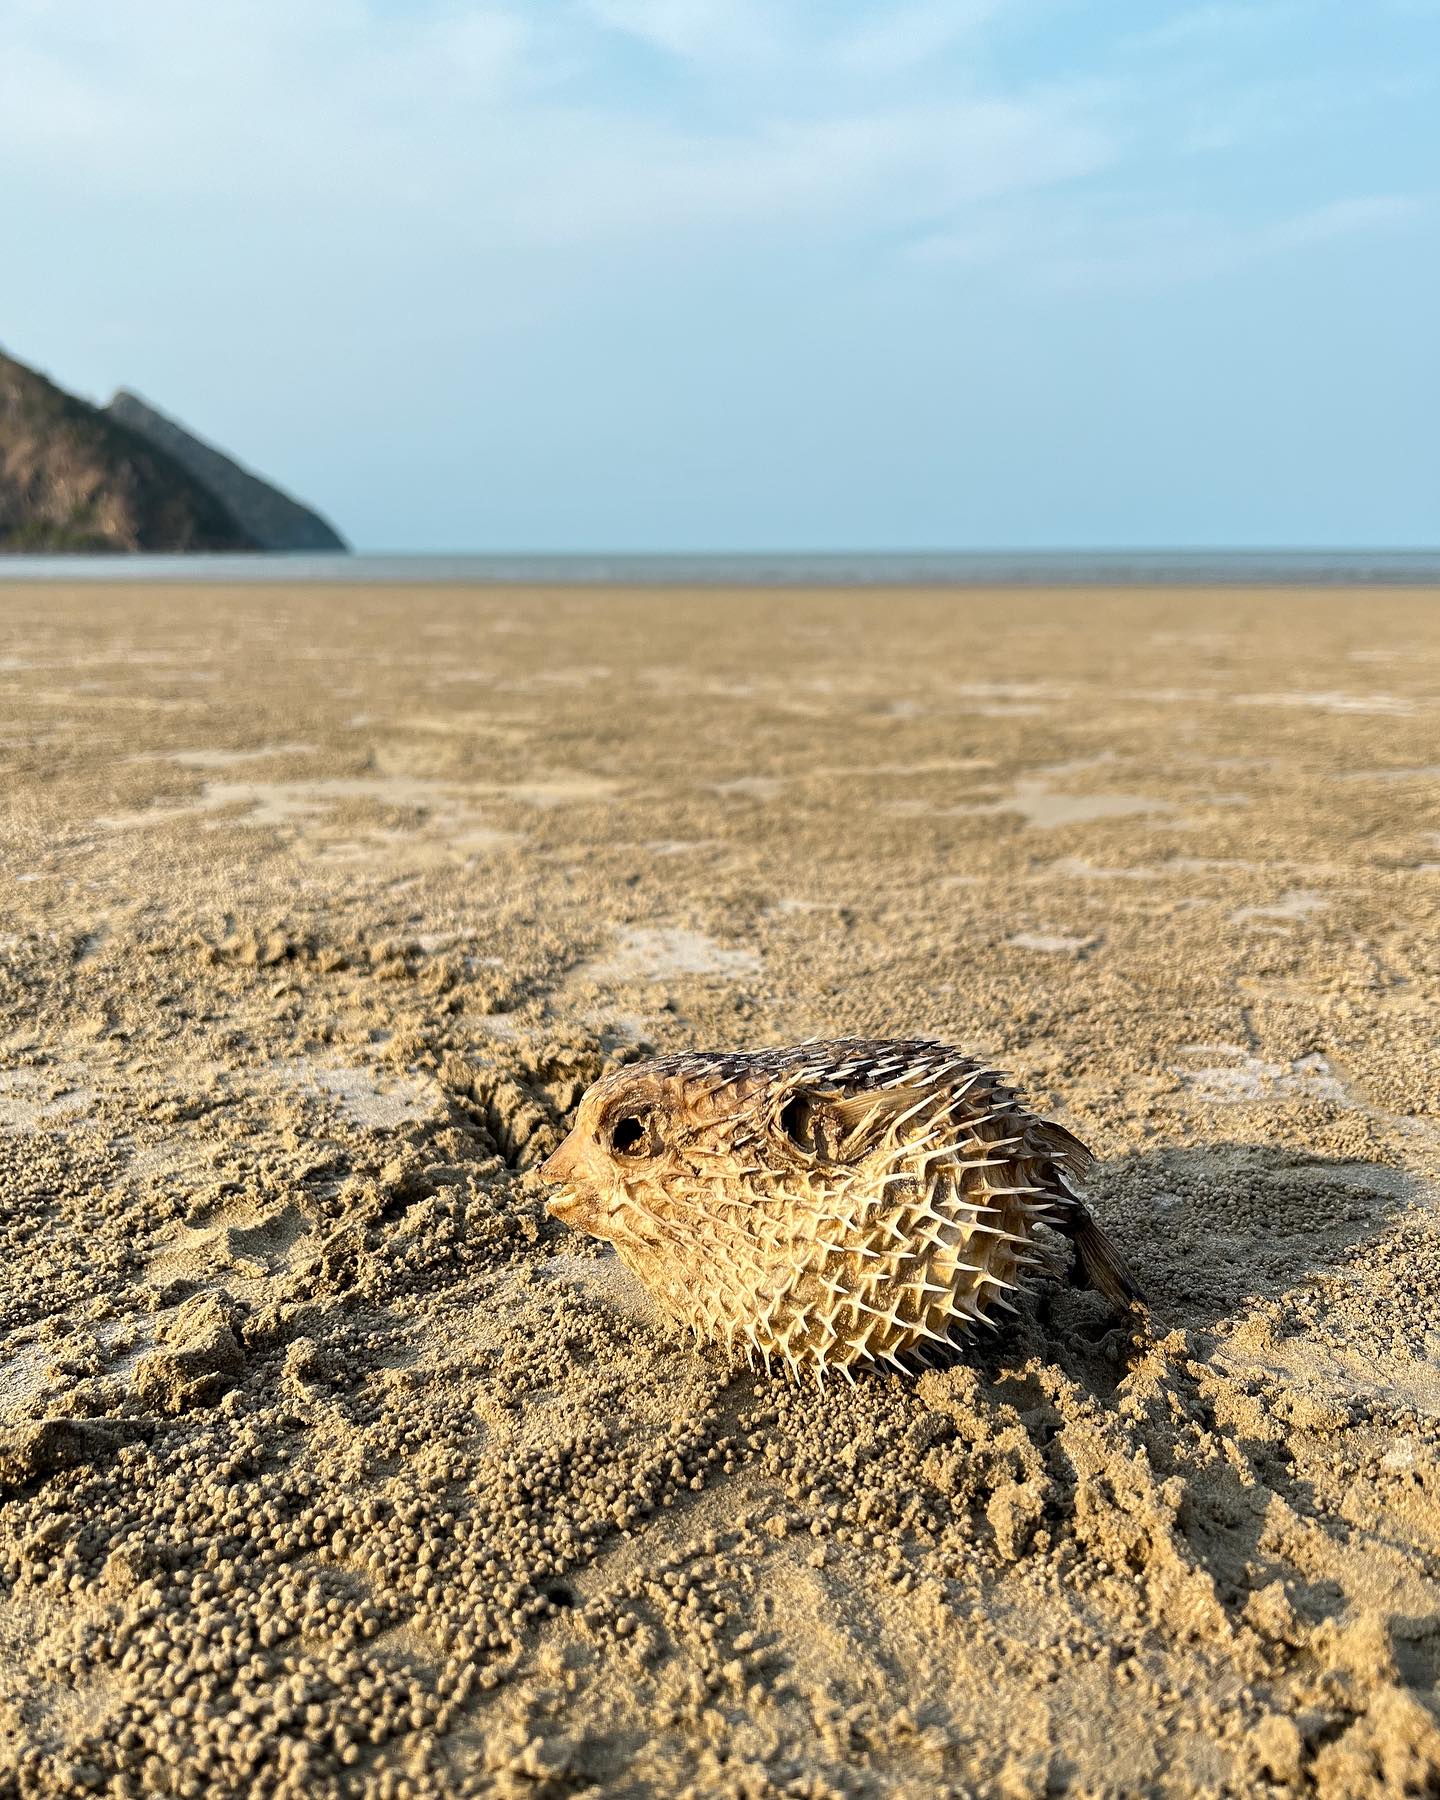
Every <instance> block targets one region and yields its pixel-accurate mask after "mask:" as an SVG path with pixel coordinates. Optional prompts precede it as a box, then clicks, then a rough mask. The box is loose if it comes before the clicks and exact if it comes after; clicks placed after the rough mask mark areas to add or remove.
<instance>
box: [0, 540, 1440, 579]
mask: <svg viewBox="0 0 1440 1800" xmlns="http://www.w3.org/2000/svg"><path fill="white" fill-rule="evenodd" d="M146 580H154V581H165V582H196V583H203V582H227V581H233V582H242V583H243V582H277V581H295V582H307V583H316V584H324V583H330V582H334V583H339V584H344V585H361V586H363V585H388V584H405V583H415V584H418V585H427V584H433V585H460V586H468V585H473V586H497V587H499V586H531V585H533V586H569V585H573V586H582V587H585V586H593V587H605V586H623V585H636V586H647V587H685V586H698V587H729V586H737V587H746V586H750V587H772V586H773V587H809V586H814V587H825V586H835V587H983V586H1002V587H1004V586H1019V587H1023V586H1036V587H1047V586H1057V587H1071V586H1076V587H1089V586H1122V587H1139V586H1148V585H1157V586H1256V585H1258V586H1265V585H1276V586H1302V587H1303V586H1322V587H1328V586H1340V587H1350V586H1370V585H1380V586H1433V585H1440V548H1424V547H1417V548H1400V549H1395V548H1387V549H1365V548H1353V549H1314V548H1305V547H1299V548H1296V547H1289V546H1286V547H1278V548H1258V549H1257V548H1248V547H1237V548H1224V549H1213V548H1212V549H1194V548H1186V547H1175V548H1148V547H1142V548H1134V547H1127V546H1115V547H1113V548H1109V549H1070V548H1065V547H1059V548H1054V549H1045V550H1012V549H1003V548H1002V549H987V550H929V551H926V550H866V551H834V550H817V551H794V550H774V551H769V550H753V551H539V552H531V551H356V552H351V553H349V554H324V555H314V554H309V553H304V552H301V553H294V552H263V551H261V552H249V553H245V554H239V555H190V554H184V553H172V554H166V555H150V554H144V553H141V554H134V555H129V554H124V553H121V554H97V555H86V556H75V555H63V554H61V555H21V556H0V582H23V581H57V582H58V581H95V582H102V583H103V582H115V583H122V582H131V581H146Z"/></svg>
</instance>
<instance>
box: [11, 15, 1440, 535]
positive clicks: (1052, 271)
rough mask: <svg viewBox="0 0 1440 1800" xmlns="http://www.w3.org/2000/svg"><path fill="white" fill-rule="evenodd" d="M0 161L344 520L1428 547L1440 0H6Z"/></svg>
mask: <svg viewBox="0 0 1440 1800" xmlns="http://www.w3.org/2000/svg"><path fill="white" fill-rule="evenodd" d="M0 194H3V196H4V207H3V217H4V223H5V230H4V234H3V240H0V241H3V248H0V347H3V348H5V349H6V350H8V351H9V352H10V353H11V354H13V355H16V356H19V357H20V358H21V359H22V360H24V361H26V362H29V363H31V364H33V365H36V366H38V367H40V368H43V369H44V370H45V371H46V372H47V373H48V374H49V375H50V376H51V377H52V379H54V380H56V381H58V382H59V383H60V384H61V385H62V386H64V387H67V388H69V389H70V390H71V391H73V392H78V393H81V394H84V395H86V396H87V397H89V398H92V399H98V400H103V399H106V398H108V397H109V395H110V394H111V392H113V390H114V389H115V388H116V387H118V386H125V387H129V388H132V389H135V390H137V391H138V392H140V393H141V394H143V395H144V396H145V397H146V398H147V399H148V400H150V401H151V402H152V403H153V404H155V405H156V406H158V407H160V408H161V409H162V410H164V411H167V412H170V413H172V414H173V415H175V416H176V417H178V418H180V419H181V420H182V421H184V422H185V423H186V424H187V425H188V426H190V427H191V428H192V429H193V430H195V431H197V432H198V433H200V434H201V435H202V436H205V437H207V438H209V439H210V440H212V441H213V442H216V443H218V444H219V445H221V446H222V447H224V448H225V449H227V450H228V451H230V452H231V453H232V454H234V455H235V456H237V457H239V458H240V459H241V460H242V461H245V462H247V463H248V464H250V465H251V466H253V467H255V468H257V469H259V470H260V471H262V472H263V473H265V474H267V475H268V476H270V477H271V478H272V479H275V480H277V481H278V482H280V483H281V484H282V485H284V486H286V487H288V488H289V489H291V490H292V491H294V492H296V493H297V494H298V495H300V496H301V497H302V498H304V499H306V500H308V501H309V502H311V503H312V504H314V505H316V506H318V507H319V508H320V509H321V510H322V511H324V512H325V513H326V514H327V515H328V516H330V517H331V518H332V519H333V521H334V522H335V523H336V524H337V525H338V526H339V527H340V529H341V530H342V531H343V532H344V533H345V534H346V535H347V536H348V537H349V538H350V539H351V541H352V542H353V543H354V544H355V545H356V546H357V547H358V548H362V549H384V550H477V551H485V550H535V551H552V552H553V551H567V550H596V549H599V550H641V551H643V550H669V551H701V550H725V551H734V550H745V549H770V550H786V549H789V550H852V549H880V550H885V549H889V550H905V549H912V550H919V549H926V550H933V549H945V548H953V549H964V548H978V547H1017V548H1040V547H1047V546H1077V547H1086V546H1089V547H1098V546H1107V547H1108V546H1115V545H1150V546H1181V545H1194V546H1217V545H1239V546H1256V545H1313V546H1321V547H1324V546H1341V545H1353V546H1367V547H1368V546H1385V545H1396V546H1401V545H1404V546H1418V545H1434V544H1436V543H1437V542H1440V454H1437V444H1440V430H1437V422H1440V324H1437V321H1440V0H1178V3H1172V0H889V3H888V4H882V3H879V0H493V3H492V0H485V3H472V0H446V3H443V4H442V3H440V0H433V3H432V0H204V4H196V0H0Z"/></svg>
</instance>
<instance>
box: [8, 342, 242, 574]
mask: <svg viewBox="0 0 1440 1800" xmlns="http://www.w3.org/2000/svg"><path fill="white" fill-rule="evenodd" d="M259 547H260V546H259V542H258V540H257V539H256V538H255V537H253V536H252V535H251V534H250V532H249V531H247V530H246V529H245V528H244V527H243V526H242V525H241V524H240V523H239V521H238V520H237V519H236V518H235V517H234V515H233V514H232V513H231V512H230V510H229V508H228V507H227V506H226V505H225V504H224V502H223V501H222V500H220V499H218V498H217V497H216V495H215V494H214V493H212V492H211V490H210V489H209V488H208V487H206V486H205V485H204V484H202V483H201V482H200V481H198V480H197V479H196V478H195V476H194V475H192V474H191V473H190V471H189V470H188V469H186V468H185V467H184V466H183V465H182V464H181V463H180V462H179V461H178V460H177V459H176V458H175V457H173V456H172V455H170V454H169V453H168V452H167V451H165V450H163V449H161V448H159V447H158V446H156V445H155V444H153V443H150V442H148V441H147V440H146V439H145V438H144V437H142V436H141V435H140V434H139V433H138V432H136V431H133V430H132V429H130V427H129V426H127V425H125V424H123V423H122V422H121V421H120V420H119V419H116V418H114V417H112V416H111V415H110V414H109V413H108V412H103V411H101V410H100V409H99V408H97V407H94V406H90V405H89V404H87V402H85V401H84V400H77V399H76V398H75V397H74V396H73V395H71V394H67V393H65V392H64V391H63V390H62V389H60V388H58V387H56V386H55V384H54V383H53V382H51V381H48V380H47V379H46V378H45V376H43V375H41V374H38V373H37V372H36V371H35V370H34V369H30V368H27V367H26V366H25V364H24V363H21V362H17V361H16V360H15V359H14V358H13V357H10V356H6V355H5V354H4V352H3V351H0V552H5V551H12V552H15V551H26V550H80V551H85V550H255V549H258V548H259Z"/></svg>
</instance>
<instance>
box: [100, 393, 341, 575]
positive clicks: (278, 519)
mask: <svg viewBox="0 0 1440 1800" xmlns="http://www.w3.org/2000/svg"><path fill="white" fill-rule="evenodd" d="M105 410H106V412H107V413H108V414H109V416H110V417H111V418H112V419H114V420H115V421H116V422H117V423H118V424H120V425H123V426H126V427H128V428H129V429H130V430H131V431H135V432H138V433H139V435H140V436H141V437H143V438H144V439H145V440H146V441H147V442H148V443H150V444H153V445H154V446H155V447H156V449H158V450H163V451H164V452H165V453H166V454H167V455H169V456H171V457H173V458H174V459H175V461H176V462H177V463H179V464H180V465H181V466H182V467H183V468H184V469H186V470H187V471H188V472H189V473H190V474H191V475H192V476H194V478H195V479H196V480H197V481H199V482H201V483H202V484H203V485H204V486H205V487H207V488H208V489H209V490H210V492H211V493H212V494H214V495H215V496H216V497H217V499H219V500H220V501H222V502H223V503H224V505H225V507H226V508H227V509H228V511H229V513H230V515H231V517H232V518H234V519H235V520H236V521H237V522H238V524H239V525H240V527H241V529H242V530H243V531H245V532H247V533H248V534H249V536H250V537H251V538H252V539H253V540H254V541H255V543H256V544H257V545H258V546H259V547H260V549H262V550H331V551H333V550H345V549H348V547H349V546H348V545H347V544H346V542H345V540H344V539H343V538H342V537H341V536H340V534H339V532H338V531H336V530H335V528H334V527H333V526H332V525H330V524H329V523H328V522H327V521H326V520H325V519H322V518H321V517H320V515H319V513H317V512H313V511H312V510H311V509H310V508H309V507H308V506H302V505H301V504H300V502H299V501H298V500H292V499H291V498H290V496H289V495H288V494H284V493H282V492H281V491H280V489H279V488H276V487H272V486H271V485H270V483H269V482H268V481H262V480H261V478H260V477H259V476H258V475H252V474H251V472H250V471H249V470H248V469H243V468H241V466H240V464H239V463H237V462H234V461H232V460H231V458H230V457H228V456H226V455H224V453H223V452H221V451H219V450H217V449H215V448H214V446H213V445H211V444H207V443H205V442H204V441H203V440H202V439H200V438H197V437H196V436H194V434H193V433H191V432H189V431H187V430H186V429H185V427H184V426H183V425H178V424H176V422H175V421H174V420H173V419H169V418H167V417H166V416H165V414H164V413H162V412H157V411H156V410H155V408H154V407H153V406H151V405H150V404H149V403H148V402H147V401H144V400H142V399H141V398H140V396H139V395H138V394H131V393H127V392H126V390H125V389H124V388H122V389H121V390H120V392H119V393H118V394H116V396H115V398H114V399H113V400H112V401H111V402H110V404H109V406H108V407H107V408H106V409H105Z"/></svg>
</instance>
